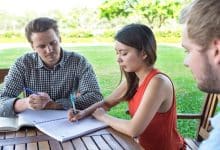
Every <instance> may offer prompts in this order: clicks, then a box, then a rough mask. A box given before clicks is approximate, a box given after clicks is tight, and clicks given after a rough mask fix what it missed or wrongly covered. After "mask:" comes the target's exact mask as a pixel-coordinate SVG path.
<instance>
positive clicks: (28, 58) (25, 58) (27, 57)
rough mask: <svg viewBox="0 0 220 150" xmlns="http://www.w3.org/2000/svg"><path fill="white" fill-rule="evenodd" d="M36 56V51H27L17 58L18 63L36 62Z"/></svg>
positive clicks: (28, 63)
mask: <svg viewBox="0 0 220 150" xmlns="http://www.w3.org/2000/svg"><path fill="white" fill-rule="evenodd" d="M36 58H37V54H36V53H34V52H32V53H26V54H24V55H22V56H21V57H19V58H18V59H17V63H22V64H24V65H30V64H35V63H36Z"/></svg>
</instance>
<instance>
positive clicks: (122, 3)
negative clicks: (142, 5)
mask: <svg viewBox="0 0 220 150" xmlns="http://www.w3.org/2000/svg"><path fill="white" fill-rule="evenodd" d="M126 3H127V1H126V0H106V1H105V2H104V3H103V4H102V5H101V6H100V7H99V9H100V11H101V14H100V16H101V18H102V17H105V18H107V19H108V20H111V19H113V18H115V17H117V16H124V17H127V16H128V15H129V14H130V11H129V10H130V9H129V8H128V7H127V5H126Z"/></svg>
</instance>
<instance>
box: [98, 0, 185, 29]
mask: <svg viewBox="0 0 220 150" xmlns="http://www.w3.org/2000/svg"><path fill="white" fill-rule="evenodd" d="M180 4H181V3H180V1H178V0H106V1H105V2H104V3H103V4H102V5H101V7H100V11H101V17H105V18H107V19H108V20H111V19H114V18H116V17H119V16H124V17H128V16H129V15H134V14H135V15H141V16H143V18H145V19H146V22H147V23H149V24H150V25H151V26H152V27H153V26H155V25H156V26H158V27H161V26H162V25H163V24H164V23H165V22H166V21H167V20H168V19H173V18H177V16H178V13H179V10H180V6H181V5H180Z"/></svg>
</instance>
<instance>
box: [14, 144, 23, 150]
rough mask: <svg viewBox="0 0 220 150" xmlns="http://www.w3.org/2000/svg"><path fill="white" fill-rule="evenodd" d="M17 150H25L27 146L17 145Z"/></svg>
mask: <svg viewBox="0 0 220 150" xmlns="http://www.w3.org/2000/svg"><path fill="white" fill-rule="evenodd" d="M15 150H25V144H18V145H15Z"/></svg>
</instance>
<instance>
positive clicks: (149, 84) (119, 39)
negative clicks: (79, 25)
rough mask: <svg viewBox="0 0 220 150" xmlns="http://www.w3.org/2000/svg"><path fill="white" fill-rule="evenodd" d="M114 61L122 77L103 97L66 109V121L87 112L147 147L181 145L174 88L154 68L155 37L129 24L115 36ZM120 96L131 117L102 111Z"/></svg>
mask: <svg viewBox="0 0 220 150" xmlns="http://www.w3.org/2000/svg"><path fill="white" fill-rule="evenodd" d="M115 40H116V44H115V50H116V53H117V61H118V63H119V65H120V68H121V71H122V73H123V74H124V76H125V79H126V81H123V82H121V84H120V85H119V86H118V87H117V88H116V89H115V90H114V91H113V92H112V94H110V96H108V97H107V98H106V99H105V100H104V101H102V102H99V103H96V104H94V105H92V106H90V107H89V108H87V109H85V110H82V111H80V112H79V113H78V114H77V115H74V114H73V113H72V110H71V111H69V112H68V118H69V120H70V121H74V120H77V119H80V118H82V117H84V116H86V115H88V114H91V113H93V116H94V117H95V118H96V119H98V120H101V121H103V122H105V123H106V124H108V125H109V126H111V127H112V128H114V129H115V130H117V131H119V132H122V133H124V134H127V135H129V136H131V137H137V138H138V140H139V142H140V144H141V146H142V147H143V148H144V149H146V150H147V149H149V150H179V149H185V147H184V141H183V138H181V136H180V135H179V134H178V132H177V130H176V105H175V104H176V102H175V100H176V99H175V91H174V87H173V84H172V82H171V80H170V79H169V78H168V77H167V76H166V75H165V74H163V73H160V72H159V71H158V70H156V69H155V68H154V63H155V61H156V40H155V38H154V34H153V32H152V31H151V30H150V29H149V28H148V27H147V26H145V25H142V24H130V25H127V26H125V27H124V28H122V29H121V30H120V31H119V32H118V33H117V34H116V36H115ZM123 100H127V101H128V105H129V112H130V115H131V117H132V118H131V120H125V119H119V118H115V117H112V116H110V115H108V114H107V113H106V111H107V110H108V109H110V108H111V107H113V106H115V105H117V104H118V103H120V102H121V101H123Z"/></svg>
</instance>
